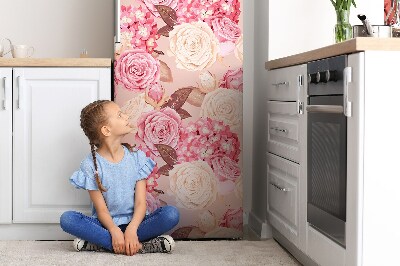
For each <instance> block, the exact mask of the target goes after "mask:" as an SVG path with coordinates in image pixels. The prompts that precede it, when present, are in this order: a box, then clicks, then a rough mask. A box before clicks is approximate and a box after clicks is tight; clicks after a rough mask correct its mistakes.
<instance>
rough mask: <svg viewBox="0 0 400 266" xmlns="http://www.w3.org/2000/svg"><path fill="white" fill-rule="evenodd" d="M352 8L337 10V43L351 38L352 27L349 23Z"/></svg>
mask: <svg viewBox="0 0 400 266" xmlns="http://www.w3.org/2000/svg"><path fill="white" fill-rule="evenodd" d="M349 16H350V10H336V25H335V41H336V43H339V42H343V41H346V40H349V39H351V38H352V37H353V36H352V35H353V32H352V28H351V25H350V23H349Z"/></svg>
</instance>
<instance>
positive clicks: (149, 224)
mask: <svg viewBox="0 0 400 266" xmlns="http://www.w3.org/2000/svg"><path fill="white" fill-rule="evenodd" d="M178 222H179V211H178V209H177V208H176V207H173V206H164V207H160V208H158V209H157V210H155V211H154V212H152V213H150V214H149V215H146V216H145V217H144V219H143V221H142V222H141V223H140V225H139V228H138V230H137V235H138V238H139V241H140V242H143V241H147V240H150V239H152V238H155V237H157V236H159V235H162V234H163V233H165V232H167V231H169V230H171V229H172V228H173V227H174V226H175V225H177V224H178ZM60 226H61V228H62V229H63V230H64V231H65V232H67V233H69V234H71V235H74V236H76V237H79V238H81V239H84V240H86V241H89V242H90V243H93V244H96V245H99V246H101V247H103V248H105V249H108V250H110V251H113V247H112V240H111V234H110V232H109V231H108V230H107V229H106V228H105V227H103V226H102V225H101V223H100V221H99V220H98V219H96V218H93V217H89V216H86V215H84V214H82V213H80V212H76V211H67V212H64V213H63V214H62V215H61V217H60ZM127 226H128V225H127V224H122V225H120V226H119V228H121V230H122V232H125V229H126V227H127Z"/></svg>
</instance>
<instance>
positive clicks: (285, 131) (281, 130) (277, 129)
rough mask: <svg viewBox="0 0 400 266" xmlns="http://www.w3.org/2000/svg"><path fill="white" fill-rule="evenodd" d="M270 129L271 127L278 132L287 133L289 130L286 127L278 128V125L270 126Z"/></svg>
mask: <svg viewBox="0 0 400 266" xmlns="http://www.w3.org/2000/svg"><path fill="white" fill-rule="evenodd" d="M270 129H271V130H275V131H278V132H282V133H289V130H287V129H284V128H279V127H271V128H270Z"/></svg>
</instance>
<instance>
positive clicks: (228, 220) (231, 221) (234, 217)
mask: <svg viewBox="0 0 400 266" xmlns="http://www.w3.org/2000/svg"><path fill="white" fill-rule="evenodd" d="M219 226H222V227H227V228H233V229H236V230H239V231H243V209H242V208H239V209H228V210H227V211H226V212H225V214H224V215H223V216H222V218H221V221H220V223H219Z"/></svg>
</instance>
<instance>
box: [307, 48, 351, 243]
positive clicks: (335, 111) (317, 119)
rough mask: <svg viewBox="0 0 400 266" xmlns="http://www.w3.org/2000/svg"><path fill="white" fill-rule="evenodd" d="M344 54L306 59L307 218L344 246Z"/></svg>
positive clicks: (345, 154) (345, 128) (345, 152)
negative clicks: (320, 58)
mask: <svg viewBox="0 0 400 266" xmlns="http://www.w3.org/2000/svg"><path fill="white" fill-rule="evenodd" d="M346 64H347V57H346V56H338V57H333V58H328V59H323V60H318V61H313V62H310V63H308V65H307V72H308V82H309V84H308V93H307V101H308V102H307V106H306V113H307V222H308V223H309V225H311V226H312V227H313V228H315V229H316V230H317V231H319V232H321V233H322V234H324V235H325V236H327V237H329V238H330V239H331V240H333V241H335V242H336V243H338V244H339V245H341V246H342V247H345V246H346V241H345V240H346V232H345V227H346V226H345V225H346V182H347V173H346V172H347V117H346V115H345V110H346V106H345V103H346V102H345V99H346V95H345V91H344V87H345V86H344V81H343V79H344V78H343V77H344V74H343V73H344V70H345V68H346Z"/></svg>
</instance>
